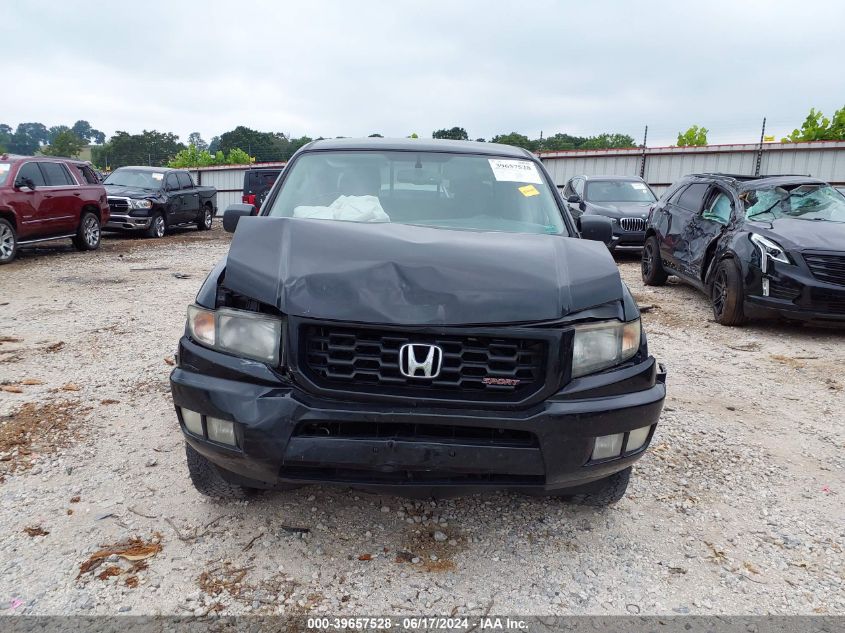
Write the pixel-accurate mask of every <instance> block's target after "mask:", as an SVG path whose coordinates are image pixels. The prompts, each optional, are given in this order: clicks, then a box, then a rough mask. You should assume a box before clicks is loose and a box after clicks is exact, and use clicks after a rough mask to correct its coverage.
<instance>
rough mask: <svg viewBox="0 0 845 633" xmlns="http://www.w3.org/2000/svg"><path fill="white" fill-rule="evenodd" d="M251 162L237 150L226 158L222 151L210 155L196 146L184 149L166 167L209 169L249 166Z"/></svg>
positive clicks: (244, 154)
mask: <svg viewBox="0 0 845 633" xmlns="http://www.w3.org/2000/svg"><path fill="white" fill-rule="evenodd" d="M252 161H253V159H252V157H251V156H250V155H249V154H247V153H246V152H245V151H243V150H242V149H239V148H235V149H233V150H232V151H230V152H229V155H228V156H226V155H224V154H223V152H222V151H218V152H216V153H214V154H212V153H211V152H209V151H208V150H207V149H200V148H198V147H197V146H196V145H188V147H186V148H185V149H183V150H180V151H179V152H177V153H176V155H175V156H174V157H173V158H172V159H170V161H168V163H167V166H168V167H177V168H186V167H209V166H211V165H249V164H250V163H251V162H252Z"/></svg>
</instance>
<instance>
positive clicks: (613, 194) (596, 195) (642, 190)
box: [584, 180, 656, 204]
mask: <svg viewBox="0 0 845 633" xmlns="http://www.w3.org/2000/svg"><path fill="white" fill-rule="evenodd" d="M584 199H585V200H586V201H587V202H642V203H647V204H650V203H652V202H654V201H655V200H656V198H655V197H654V194H653V193H651V189H649V188H648V185H646V184H645V183H644V182H637V181H635V180H593V181H591V182H588V183H587V189H586V190H585V191H584Z"/></svg>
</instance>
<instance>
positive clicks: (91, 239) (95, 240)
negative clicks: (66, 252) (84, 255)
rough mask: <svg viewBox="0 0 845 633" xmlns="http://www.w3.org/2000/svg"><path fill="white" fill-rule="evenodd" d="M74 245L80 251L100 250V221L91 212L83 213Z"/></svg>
mask: <svg viewBox="0 0 845 633" xmlns="http://www.w3.org/2000/svg"><path fill="white" fill-rule="evenodd" d="M73 245H74V246H75V247H76V250H78V251H95V250H97V249H98V248H100V221H99V220H98V219H97V216H96V215H94V214H93V213H91V212H90V211H85V212H83V214H82V217H81V218H80V220H79V228H78V229H77V230H76V237H74V238H73Z"/></svg>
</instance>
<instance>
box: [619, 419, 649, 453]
mask: <svg viewBox="0 0 845 633" xmlns="http://www.w3.org/2000/svg"><path fill="white" fill-rule="evenodd" d="M649 433H651V427H650V426H644V427H642V428H641V429H634V430H633V431H631V432H630V433H628V445H627V446H626V447H625V452H626V453H630V452H631V451H636V450H638V449H641V448H642V447H643V444H645V441H646V440H647V439H648V434H649Z"/></svg>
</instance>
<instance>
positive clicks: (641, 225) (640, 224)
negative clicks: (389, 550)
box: [619, 218, 645, 232]
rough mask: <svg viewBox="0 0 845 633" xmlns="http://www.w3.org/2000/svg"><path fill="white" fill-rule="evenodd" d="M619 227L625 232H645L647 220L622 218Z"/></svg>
mask: <svg viewBox="0 0 845 633" xmlns="http://www.w3.org/2000/svg"><path fill="white" fill-rule="evenodd" d="M619 226H621V227H622V230H623V231H639V232H642V231H645V220H644V219H643V218H622V219H621V220H619Z"/></svg>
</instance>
